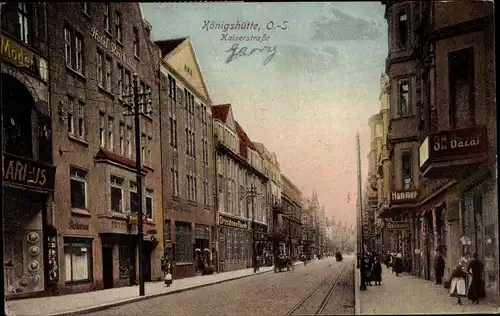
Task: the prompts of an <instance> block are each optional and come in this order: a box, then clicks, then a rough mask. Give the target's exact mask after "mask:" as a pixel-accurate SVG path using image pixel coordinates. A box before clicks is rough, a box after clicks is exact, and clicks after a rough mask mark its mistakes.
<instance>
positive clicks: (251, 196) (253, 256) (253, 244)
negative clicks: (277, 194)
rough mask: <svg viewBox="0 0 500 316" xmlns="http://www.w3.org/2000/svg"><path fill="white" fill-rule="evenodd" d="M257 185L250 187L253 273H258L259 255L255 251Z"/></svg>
mask: <svg viewBox="0 0 500 316" xmlns="http://www.w3.org/2000/svg"><path fill="white" fill-rule="evenodd" d="M256 191H257V190H256V188H255V185H254V184H253V183H252V184H251V185H250V194H249V197H250V199H251V203H252V268H253V273H256V272H257V262H256V261H257V258H256V257H257V253H256V251H255V247H256V245H255V204H254V198H255V196H256V194H257V192H256Z"/></svg>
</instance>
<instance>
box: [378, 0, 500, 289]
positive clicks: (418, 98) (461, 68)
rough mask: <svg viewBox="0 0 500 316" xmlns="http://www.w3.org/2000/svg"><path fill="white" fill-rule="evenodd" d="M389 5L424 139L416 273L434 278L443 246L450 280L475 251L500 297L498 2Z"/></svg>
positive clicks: (415, 132)
mask: <svg viewBox="0 0 500 316" xmlns="http://www.w3.org/2000/svg"><path fill="white" fill-rule="evenodd" d="M384 3H385V4H386V13H387V14H386V15H387V20H388V23H389V34H390V38H395V39H399V41H400V42H401V41H403V40H406V42H407V45H406V46H407V47H408V49H407V50H408V51H411V52H413V55H410V54H408V57H407V58H408V59H409V60H411V61H409V62H410V63H414V64H415V66H413V65H412V68H414V69H415V70H416V71H415V77H416V80H415V83H414V88H413V89H409V91H413V95H414V100H413V101H411V96H412V95H411V94H410V104H415V105H418V106H417V109H418V111H415V112H412V113H413V114H415V121H414V122H413V121H412V123H411V124H414V125H415V126H413V125H409V124H410V123H408V124H405V126H404V130H411V133H412V135H416V136H417V141H418V142H419V143H418V146H419V147H418V155H419V164H418V165H417V166H416V167H417V168H418V169H419V173H420V176H419V181H418V182H419V183H420V194H419V214H420V216H419V218H418V219H417V220H416V221H415V222H414V229H413V230H414V232H415V234H413V236H414V238H413V243H414V244H415V248H416V249H417V250H416V252H417V253H419V254H420V256H421V257H422V259H423V260H422V264H421V265H420V266H418V267H417V268H418V269H419V270H420V271H421V275H422V276H423V277H425V278H426V279H433V278H434V276H433V271H432V269H431V268H430V267H432V264H433V252H434V250H435V249H436V248H438V249H439V250H441V252H442V253H444V255H445V256H446V266H447V271H446V274H445V277H447V276H448V275H449V273H450V268H451V267H452V266H453V265H454V262H456V261H457V260H458V258H460V256H461V255H462V253H463V252H469V253H471V252H477V253H478V254H479V258H480V259H481V260H482V261H483V262H484V263H485V283H486V289H487V291H488V292H493V293H496V294H497V295H498V291H499V272H498V271H499V262H498V251H499V250H498V234H497V233H496V232H497V231H498V212H497V209H498V207H497V205H498V201H497V197H496V192H497V191H496V190H497V188H496V172H497V165H496V150H497V148H496V132H495V131H496V105H495V66H494V65H495V61H494V55H495V53H494V44H493V43H494V41H493V40H492V39H493V36H494V26H493V25H494V17H493V12H494V9H493V3H491V2H486V1H481V2H479V1H460V2H456V1H452V2H448V1H446V2H445V1H432V2H422V3H420V2H418V3H417V2H410V1H399V2H392V1H391V2H385V1H384ZM402 17H406V20H405V21H406V22H404V23H402V22H400V21H402V20H404V19H403V18H402ZM409 26H411V27H409ZM405 36H406V37H405ZM391 41H392V40H389V42H391ZM391 46H392V45H391ZM389 76H390V75H389ZM410 86H411V84H410ZM391 106H392V104H391ZM415 110H416V109H415ZM403 180H404V179H403ZM404 183H405V181H403V184H404Z"/></svg>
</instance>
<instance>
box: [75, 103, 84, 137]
mask: <svg viewBox="0 0 500 316" xmlns="http://www.w3.org/2000/svg"><path fill="white" fill-rule="evenodd" d="M76 118H77V122H78V126H77V134H76V136H77V137H79V138H81V139H84V138H85V103H84V102H83V101H78V107H77V111H76Z"/></svg>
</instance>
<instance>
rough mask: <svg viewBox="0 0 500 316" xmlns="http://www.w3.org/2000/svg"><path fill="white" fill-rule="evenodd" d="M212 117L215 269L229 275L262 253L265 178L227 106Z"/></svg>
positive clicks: (216, 107) (216, 108) (218, 108)
mask: <svg viewBox="0 0 500 316" xmlns="http://www.w3.org/2000/svg"><path fill="white" fill-rule="evenodd" d="M212 113H213V119H214V144H215V157H216V158H215V160H216V174H217V178H216V185H217V198H216V203H217V204H216V205H217V212H218V216H217V224H218V231H217V236H218V237H217V247H218V249H217V254H218V262H217V268H218V271H231V270H237V269H243V268H248V267H250V266H251V265H252V259H253V256H254V255H256V254H257V252H258V251H260V252H262V251H263V248H264V245H265V240H266V237H265V236H266V234H267V219H266V214H265V192H266V184H267V179H268V178H267V177H266V176H265V175H264V173H263V171H262V164H263V163H262V158H261V157H260V155H259V154H258V152H257V150H256V148H255V147H254V146H253V144H252V142H251V141H250V138H249V137H248V136H247V135H246V133H245V132H244V130H243V129H242V128H241V126H240V125H239V124H238V123H237V122H236V120H235V119H234V115H233V111H232V107H231V105H230V104H221V105H214V106H212ZM252 226H253V227H252ZM252 228H254V229H255V234H254V233H253V230H252Z"/></svg>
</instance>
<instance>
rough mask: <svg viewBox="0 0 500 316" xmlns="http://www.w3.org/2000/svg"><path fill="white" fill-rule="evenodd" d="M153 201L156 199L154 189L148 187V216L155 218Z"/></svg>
mask: <svg viewBox="0 0 500 316" xmlns="http://www.w3.org/2000/svg"><path fill="white" fill-rule="evenodd" d="M153 201H154V192H153V190H150V189H146V209H145V211H146V214H145V215H146V218H151V219H153V214H154V212H153Z"/></svg>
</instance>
